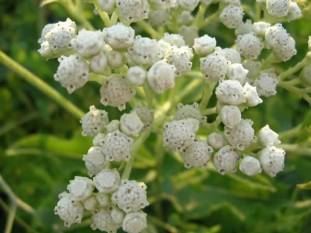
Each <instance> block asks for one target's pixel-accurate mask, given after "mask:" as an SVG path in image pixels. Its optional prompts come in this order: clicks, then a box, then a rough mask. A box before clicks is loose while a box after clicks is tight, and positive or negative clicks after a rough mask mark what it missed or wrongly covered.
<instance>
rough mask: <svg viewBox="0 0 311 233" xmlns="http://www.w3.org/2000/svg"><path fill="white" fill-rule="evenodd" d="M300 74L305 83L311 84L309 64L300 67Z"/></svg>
mask: <svg viewBox="0 0 311 233" xmlns="http://www.w3.org/2000/svg"><path fill="white" fill-rule="evenodd" d="M300 76H301V78H302V80H303V81H304V82H305V83H306V84H307V85H311V64H309V65H306V66H305V67H304V68H303V69H302V71H301V73H300Z"/></svg>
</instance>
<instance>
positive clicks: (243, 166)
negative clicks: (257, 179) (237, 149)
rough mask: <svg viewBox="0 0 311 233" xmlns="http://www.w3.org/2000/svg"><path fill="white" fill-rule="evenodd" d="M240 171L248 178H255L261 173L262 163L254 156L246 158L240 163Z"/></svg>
mask: <svg viewBox="0 0 311 233" xmlns="http://www.w3.org/2000/svg"><path fill="white" fill-rule="evenodd" d="M239 168H240V171H241V172H242V173H244V174H245V175H247V176H255V175H257V174H259V173H261V167H260V162H259V160H258V159H256V158H255V157H252V156H245V157H244V158H243V159H242V160H241V162H240V167H239Z"/></svg>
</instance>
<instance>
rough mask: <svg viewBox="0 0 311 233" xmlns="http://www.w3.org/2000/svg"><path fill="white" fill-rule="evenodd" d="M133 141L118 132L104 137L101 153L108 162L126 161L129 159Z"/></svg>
mask: <svg viewBox="0 0 311 233" xmlns="http://www.w3.org/2000/svg"><path fill="white" fill-rule="evenodd" d="M132 143H133V139H131V138H130V137H128V136H127V135H125V134H124V133H121V132H120V131H119V130H116V131H114V132H110V133H108V134H107V135H106V136H105V139H104V142H103V145H102V151H103V153H104V155H105V156H106V158H107V159H108V160H109V161H128V160H129V159H130V157H131V150H132Z"/></svg>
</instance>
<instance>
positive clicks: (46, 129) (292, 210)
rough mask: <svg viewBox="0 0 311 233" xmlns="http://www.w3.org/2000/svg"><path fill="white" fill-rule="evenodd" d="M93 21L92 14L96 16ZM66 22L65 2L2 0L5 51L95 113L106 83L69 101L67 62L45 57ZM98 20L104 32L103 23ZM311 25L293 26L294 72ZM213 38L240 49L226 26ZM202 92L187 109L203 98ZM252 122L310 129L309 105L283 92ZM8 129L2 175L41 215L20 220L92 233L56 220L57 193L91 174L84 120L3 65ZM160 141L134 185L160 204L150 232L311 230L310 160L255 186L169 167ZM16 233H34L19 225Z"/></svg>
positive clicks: (2, 106) (139, 167)
mask: <svg viewBox="0 0 311 233" xmlns="http://www.w3.org/2000/svg"><path fill="white" fill-rule="evenodd" d="M249 2H252V1H249ZM253 2H254V1H253ZM87 14H88V15H89V16H91V15H92V12H91V11H90V9H88V11H87ZM66 17H67V13H66V12H65V11H64V9H63V8H62V7H60V6H59V5H57V4H51V5H48V6H47V7H44V8H40V7H39V1H38V0H9V1H5V0H0V49H1V50H3V51H4V52H6V53H7V54H8V55H10V56H11V57H12V58H14V59H15V60H16V61H18V62H19V63H21V64H23V65H24V66H25V67H27V68H28V69H29V70H31V71H33V72H34V73H35V74H37V75H38V76H39V77H41V78H42V79H43V80H44V81H46V82H47V83H49V84H50V85H51V86H53V87H54V88H55V89H56V90H57V91H58V92H60V93H62V94H63V95H64V96H65V97H66V98H68V99H69V100H71V101H72V102H73V103H75V104H76V105H77V106H79V108H81V109H83V111H87V109H88V107H89V105H91V104H95V105H97V106H100V104H99V101H98V86H97V84H95V83H90V84H88V85H87V86H86V87H85V88H83V89H80V90H78V91H77V92H75V94H74V95H68V94H67V93H66V91H65V90H64V89H63V88H61V87H60V85H59V84H58V83H56V82H55V81H54V80H53V78H52V75H53V73H54V71H55V69H56V67H57V62H56V61H55V60H50V61H46V60H45V59H43V58H41V57H40V56H39V54H38V53H37V51H36V50H37V49H38V44H37V40H38V38H39V36H40V32H41V29H42V27H43V26H44V25H45V24H46V23H47V22H54V21H57V20H64V19H65V18H66ZM91 20H92V22H93V23H94V25H96V27H97V28H100V27H101V26H100V25H101V23H100V20H99V18H98V17H93V18H92V19H91ZM310 20H311V15H310V13H309V14H307V15H305V17H304V18H303V19H301V20H298V21H295V22H293V23H290V24H288V25H286V26H287V28H288V29H289V31H290V33H291V34H292V35H293V36H294V38H295V39H296V41H297V48H298V55H297V56H296V57H295V58H294V59H292V61H290V62H288V63H287V64H285V66H284V67H285V68H287V67H290V66H291V65H292V64H294V63H295V62H297V61H299V60H300V59H301V58H302V57H303V56H304V54H305V52H306V50H307V38H308V35H311V26H310ZM206 32H208V33H209V34H211V35H215V36H216V37H217V38H218V40H219V41H220V43H221V45H222V46H230V45H231V44H232V43H233V41H234V37H233V33H232V31H229V30H227V29H225V28H224V27H222V26H220V25H212V26H211V27H208V28H206ZM199 91H201V89H198V90H196V92H199ZM195 94H197V93H193V95H191V96H190V97H189V98H188V99H185V100H184V102H186V103H190V102H192V101H194V100H197V99H196V98H197V97H193V96H196V95H195ZM108 111H109V114H110V117H111V118H118V116H119V115H120V113H119V112H118V111H116V110H114V109H112V108H109V109H108ZM245 116H246V117H250V118H251V119H253V121H254V122H255V127H256V128H257V129H258V128H259V127H262V126H263V125H264V124H266V123H268V124H270V125H271V127H272V128H273V129H275V130H276V131H277V132H282V131H285V130H288V129H291V128H293V127H294V126H296V125H298V124H300V123H301V122H306V123H305V125H306V127H309V124H310V116H311V115H310V107H309V105H308V104H307V103H306V102H304V101H303V100H300V99H299V98H298V97H296V96H295V95H292V94H290V93H289V92H286V91H284V90H279V94H278V95H277V96H274V97H272V98H269V99H266V100H265V102H264V104H262V105H261V106H260V107H257V108H255V109H251V110H248V111H247V112H246V114H245ZM0 122H1V124H0V174H1V175H2V176H3V177H4V178H5V180H6V181H7V183H8V184H9V185H10V187H11V188H12V190H13V191H14V192H15V193H16V194H17V195H18V196H19V197H20V198H21V199H23V200H24V201H25V202H27V203H29V204H30V205H31V206H32V207H33V208H34V209H35V214H34V215H33V216H32V215H29V214H27V213H25V212H23V211H22V210H20V209H19V210H18V211H17V216H18V218H19V219H21V220H23V221H24V222H26V223H27V224H28V225H29V226H31V228H32V229H34V230H35V231H36V232H41V233H51V232H63V231H66V232H75V233H78V232H91V230H90V229H89V227H86V226H81V227H73V228H71V229H64V228H63V227H62V222H61V221H60V220H59V219H58V218H57V217H56V216H54V213H53V208H54V205H55V203H56V201H57V195H58V193H60V192H61V191H63V190H64V189H65V187H66V184H67V182H68V180H69V179H71V178H72V177H73V176H75V175H86V174H85V173H86V170H85V168H84V164H83V162H82V160H81V156H82V155H83V154H84V153H85V152H86V151H87V149H88V147H89V146H90V139H87V138H83V137H82V136H80V125H79V121H78V120H77V119H76V118H74V117H73V116H72V115H70V114H69V113H68V112H66V111H64V110H63V109H62V108H60V107H59V106H58V105H57V104H55V103H54V102H53V101H51V99H49V98H47V97H46V96H45V95H44V94H43V93H41V92H40V91H38V90H37V89H35V88H34V87H33V86H31V85H29V84H28V83H26V82H25V81H23V80H22V79H21V78H20V77H19V76H17V75H15V74H14V73H12V72H11V71H9V70H8V69H6V68H5V67H4V66H2V65H1V64H0ZM308 122H309V123H308ZM300 136H301V137H299V138H297V139H295V141H294V142H295V143H296V142H299V140H300V141H305V140H306V139H308V138H310V136H311V135H310V133H309V132H308V131H305V132H304V133H303V132H302V135H300ZM156 137H157V135H156V134H152V135H151V137H150V138H149V139H148V140H147V142H146V143H145V145H144V147H142V148H141V149H140V150H139V153H138V155H137V160H136V162H135V164H134V167H135V169H134V172H133V173H132V177H133V178H135V179H139V180H143V181H144V182H146V183H147V185H148V187H149V188H148V196H149V197H150V201H151V202H153V203H154V204H153V205H151V206H150V207H148V208H147V209H146V211H147V212H148V214H149V215H150V216H153V217H152V218H151V219H150V221H149V223H150V227H149V229H148V230H147V231H146V232H182V233H194V232H196V233H216V232H221V233H234V232H236V233H237V232H239V233H248V232H251V233H262V232H265V233H298V232H301V233H310V232H311V230H310V229H311V195H310V194H311V192H310V191H308V190H298V189H297V188H296V185H297V184H299V183H303V182H306V181H308V180H311V172H310V170H311V158H310V154H303V153H295V152H292V153H288V155H287V160H286V168H285V171H284V172H282V173H281V174H279V175H278V176H277V177H276V178H275V179H270V178H268V177H267V176H264V175H263V176H258V177H256V178H248V177H245V176H243V175H242V174H240V173H238V174H234V175H226V176H221V175H219V174H217V173H216V172H215V171H214V170H213V169H212V168H209V169H197V170H185V169H184V168H183V165H182V163H180V161H179V159H178V156H176V155H172V154H169V153H168V152H166V153H165V156H164V160H163V161H162V162H161V164H159V162H158V160H157V154H158V150H157V148H158V147H157V146H156V145H155V144H156ZM159 165H161V166H159ZM0 199H1V203H2V204H1V206H0V207H1V208H0V231H2V229H4V226H5V222H6V211H5V208H4V206H5V205H8V204H9V200H8V197H7V196H6V194H5V193H4V192H2V193H0ZM163 224H166V225H165V227H166V230H164V228H163ZM161 225H162V227H161ZM12 232H15V233H23V232H27V229H26V228H25V227H24V226H23V224H20V223H19V222H18V221H16V222H15V224H14V228H13V231H12ZM29 232H31V231H29Z"/></svg>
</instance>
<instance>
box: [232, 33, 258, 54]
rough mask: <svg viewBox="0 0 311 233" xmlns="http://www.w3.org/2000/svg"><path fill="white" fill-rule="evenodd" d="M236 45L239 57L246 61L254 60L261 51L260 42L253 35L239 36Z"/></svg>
mask: <svg viewBox="0 0 311 233" xmlns="http://www.w3.org/2000/svg"><path fill="white" fill-rule="evenodd" d="M236 43H237V48H238V50H239V51H240V53H241V55H242V56H243V57H245V58H248V59H256V58H257V57H258V56H259V55H260V53H261V51H262V49H263V43H262V41H261V40H260V38H258V37H257V36H255V35H254V34H253V33H248V34H244V35H239V36H238V38H237V41H236Z"/></svg>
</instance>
